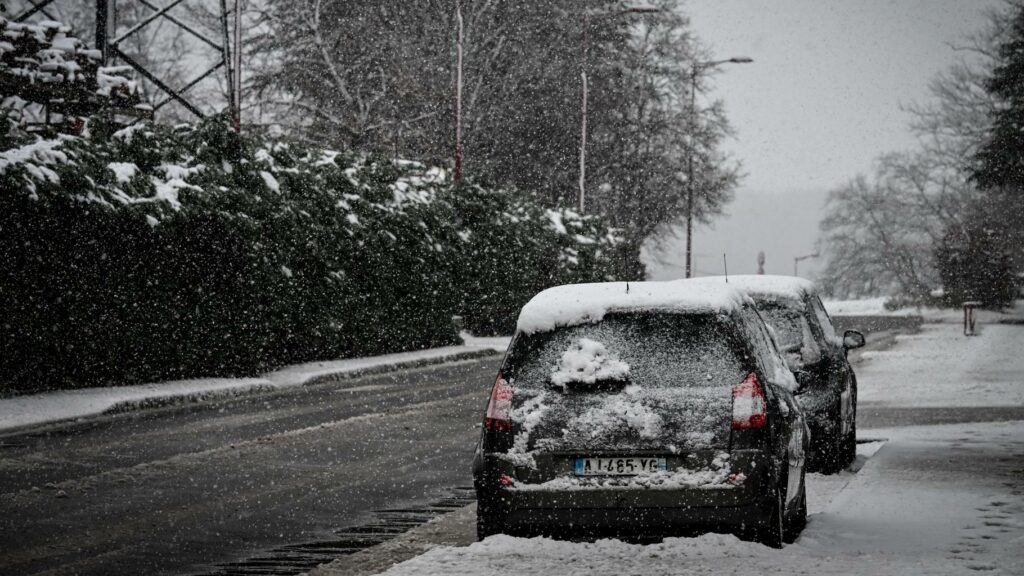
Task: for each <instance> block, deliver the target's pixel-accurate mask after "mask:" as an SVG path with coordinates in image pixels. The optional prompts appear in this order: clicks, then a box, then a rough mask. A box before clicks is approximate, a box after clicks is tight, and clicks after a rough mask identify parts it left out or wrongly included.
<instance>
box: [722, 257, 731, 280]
mask: <svg viewBox="0 0 1024 576" xmlns="http://www.w3.org/2000/svg"><path fill="white" fill-rule="evenodd" d="M722 267H723V268H725V283H726V284H728V283H729V261H728V260H726V259H725V252H722Z"/></svg>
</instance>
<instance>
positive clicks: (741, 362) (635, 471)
mask: <svg viewBox="0 0 1024 576" xmlns="http://www.w3.org/2000/svg"><path fill="white" fill-rule="evenodd" d="M784 362H785V361H784V359H783V358H782V356H781V355H780V353H779V352H778V350H777V349H776V348H775V346H774V344H773V343H772V341H771V338H770V336H769V334H768V332H767V329H766V327H765V325H764V322H763V321H762V320H761V318H760V316H759V315H758V313H757V311H756V309H755V307H754V305H753V302H752V301H751V300H750V299H749V298H748V297H746V296H745V295H744V294H742V293H741V292H739V291H738V290H735V289H734V288H731V287H728V286H724V285H722V284H721V283H714V282H700V281H694V282H692V283H689V284H686V285H680V284H676V283H658V282H649V283H623V282H615V283H604V284H580V285H569V286H559V287H556V288H551V289H549V290H545V291H544V292H542V293H540V294H539V295H537V296H536V297H534V298H533V299H532V300H531V301H530V302H529V303H528V304H527V305H526V306H525V307H524V308H523V310H522V312H521V314H520V316H519V320H518V325H517V332H516V335H515V337H514V338H513V341H512V344H511V345H510V347H509V351H508V352H507V354H506V357H505V360H504V362H503V363H502V366H501V369H500V371H499V373H498V377H497V379H496V381H495V383H494V387H493V389H492V391H491V397H490V401H489V403H488V405H487V411H486V416H485V418H484V429H483V433H482V435H481V439H480V443H479V445H478V449H477V452H476V457H475V459H474V464H473V473H474V478H475V487H476V491H477V501H478V511H477V529H478V534H479V536H480V537H481V538H484V537H486V536H488V535H491V534H496V533H509V534H518V535H533V534H546V535H553V536H565V537H590V536H596V535H618V536H626V537H635V538H642V537H649V536H654V537H656V536H662V535H665V534H672V533H680V532H691V531H697V530H700V531H706V530H710V531H717V532H733V533H737V534H739V535H741V536H744V537H748V538H751V539H755V540H757V541H760V542H764V543H766V544H769V545H772V546H777V547H778V546H781V545H782V542H783V541H784V540H792V539H793V538H795V537H796V535H797V534H798V533H799V531H800V530H801V529H802V527H803V525H804V522H805V519H806V512H807V504H806V495H805V487H804V460H805V458H804V455H805V450H806V449H807V442H808V437H807V431H806V426H805V424H804V420H803V416H802V414H801V411H800V408H799V405H798V404H797V403H796V401H795V398H794V397H793V394H792V390H794V389H795V388H796V382H795V381H794V379H793V376H792V374H791V373H790V372H789V370H787V369H786V366H785V363H784Z"/></svg>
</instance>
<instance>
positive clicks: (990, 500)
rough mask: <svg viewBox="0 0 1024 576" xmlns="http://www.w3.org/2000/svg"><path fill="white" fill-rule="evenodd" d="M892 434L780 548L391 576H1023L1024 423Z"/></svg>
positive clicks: (503, 557) (542, 549) (474, 551)
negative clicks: (794, 539)
mask: <svg viewBox="0 0 1024 576" xmlns="http://www.w3.org/2000/svg"><path fill="white" fill-rule="evenodd" d="M884 433H885V434H886V435H887V436H888V441H887V442H886V443H885V444H884V445H883V446H881V449H878V445H877V444H875V445H868V446H862V447H861V448H862V453H861V455H860V459H861V461H863V460H864V459H866V458H867V455H868V453H869V452H870V451H871V450H875V449H878V452H877V453H876V454H875V455H874V456H872V457H871V458H870V459H869V460H867V462H866V464H865V465H864V467H863V468H862V469H861V470H860V471H859V472H858V473H857V474H852V473H848V472H847V473H843V474H840V475H838V476H833V477H820V476H818V475H813V476H812V477H811V478H809V482H808V487H809V493H808V505H809V507H810V513H811V516H810V518H809V523H808V526H807V528H806V529H805V530H804V533H803V535H802V536H801V537H800V539H799V540H798V541H797V542H796V543H795V544H792V545H789V546H787V547H785V548H784V549H782V550H773V549H771V548H767V547H765V546H761V545H759V544H754V543H750V542H743V541H740V540H739V539H737V538H735V537H733V536H728V535H719V534H707V535H704V536H700V537H697V538H667V539H665V540H664V541H663V542H662V543H660V544H651V545H637V544H629V543H625V542H621V541H618V540H599V541H596V542H583V543H572V542H564V541H556V540H550V539H547V538H532V539H523V538H512V537H508V536H493V537H490V538H488V539H486V540H485V541H483V542H478V543H475V544H472V545H470V546H467V547H449V546H441V547H437V548H434V549H433V550H430V551H428V552H427V553H426V554H423V555H422V556H418V557H416V558H413V559H411V560H408V561H406V562H404V563H402V564H398V565H396V566H394V567H392V568H391V569H390V570H388V571H387V572H385V573H384V574H386V575H387V576H405V575H410V576H411V575H415V576H435V575H437V576H441V575H443V576H459V575H463V574H465V575H481V576H483V575H490V574H495V575H502V576H505V575H507V574H509V573H514V574H549V573H550V574H566V575H576V574H580V575H583V574H586V575H590V576H605V575H608V576H612V575H620V574H637V575H641V574H642V575H645V576H646V575H649V574H677V575H688V574H703V575H706V574H757V575H762V574H815V575H833V574H834V575H840V574H842V575H864V576H868V575H871V576H873V575H878V574H885V575H915V576H922V575H926V574H927V575H954V574H956V575H962V574H972V573H983V574H995V575H1006V576H1008V575H1010V574H1020V573H1022V570H1024V497H1022V494H1024V480H1022V478H1021V477H1020V471H1019V466H1020V460H1019V459H1020V458H1021V457H1022V456H1024V423H1022V422H1012V423H988V424H960V425H952V426H927V427H924V426H922V427H916V428H902V429H893V430H886V431H884ZM950 454H956V455H957V456H958V458H950V457H949V456H950ZM819 480H826V481H824V482H819ZM826 499H827V500H828V501H826V502H822V500H826Z"/></svg>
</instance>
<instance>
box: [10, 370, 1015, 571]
mask: <svg viewBox="0 0 1024 576" xmlns="http://www.w3.org/2000/svg"><path fill="white" fill-rule="evenodd" d="M498 362H499V357H498V356H494V357H490V358H485V359H481V360H470V361H463V362H458V363H453V364H447V365H441V366H433V367H427V368H420V369H415V370H408V371H403V372H397V373H393V374H389V375H379V376H369V377H365V378H361V379H357V380H349V381H346V382H343V383H340V384H338V383H334V384H323V385H317V386H309V387H304V388H299V389H293V390H288V391H282V392H277V393H273V394H264V395H259V396H252V397H247V398H241V399H234V400H229V401H219V402H210V403H205V404H201V405H197V406H192V407H178V408H166V409H159V410H149V411H143V412H135V413H128V414H122V415H117V416H107V417H100V418H94V419H90V420H88V421H85V422H81V423H78V424H74V425H70V426H67V425H64V426H51V427H48V428H39V429H35V430H33V431H32V432H31V433H27V434H25V433H23V434H16V435H0V575H7V574H197V573H206V572H210V571H211V570H213V569H214V566H215V565H217V564H221V563H225V562H233V561H239V560H244V559H246V558H250V557H253V556H254V555H258V554H260V553H261V552H262V551H265V550H268V549H271V548H275V547H278V546H282V545H285V544H292V543H298V542H305V541H310V540H317V539H322V538H328V537H330V534H331V533H332V530H334V529H337V528H341V527H345V526H353V525H358V524H362V523H364V522H366V521H368V520H370V519H371V518H372V514H371V513H372V511H373V510H376V509H380V508H385V507H390V508H394V507H406V506H414V505H422V504H425V503H427V502H429V501H431V500H434V499H436V498H438V497H439V496H443V495H445V494H446V493H448V492H449V491H450V490H451V489H452V488H453V487H456V486H466V485H469V484H470V483H471V475H470V468H469V466H470V460H471V458H472V452H473V447H474V445H475V442H476V439H477V435H478V431H479V428H478V427H477V426H478V425H479V422H480V420H481V415H482V411H483V408H484V404H485V402H486V397H487V393H488V391H489V388H490V385H491V383H492V382H493V378H494V374H495V372H496V370H497V365H498ZM1020 419H1024V408H994V409H993V408H970V409H962V408H961V409H947V408H890V407H884V406H869V405H862V406H861V407H860V410H859V427H860V429H861V430H862V431H865V432H867V433H866V434H864V435H865V436H867V435H870V432H869V429H871V428H883V427H888V426H905V425H911V424H935V423H943V422H964V421H990V420H1020Z"/></svg>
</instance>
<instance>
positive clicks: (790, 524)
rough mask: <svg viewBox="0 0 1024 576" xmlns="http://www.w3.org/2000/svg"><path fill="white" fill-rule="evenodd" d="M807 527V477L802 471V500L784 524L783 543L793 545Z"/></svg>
mask: <svg viewBox="0 0 1024 576" xmlns="http://www.w3.org/2000/svg"><path fill="white" fill-rule="evenodd" d="M806 526H807V475H806V473H805V472H804V470H800V500H799V501H798V502H797V507H796V510H794V511H793V514H792V515H791V516H790V517H789V518H788V519H786V521H785V523H784V531H783V535H782V539H783V541H785V542H786V544H792V543H793V542H796V539H797V538H799V537H800V533H801V532H803V531H804V527H806Z"/></svg>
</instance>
